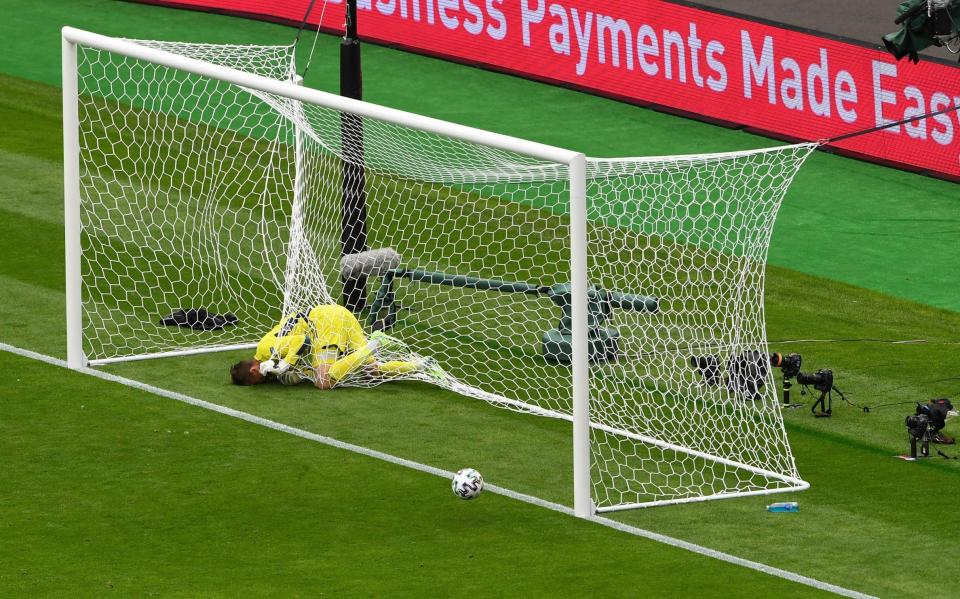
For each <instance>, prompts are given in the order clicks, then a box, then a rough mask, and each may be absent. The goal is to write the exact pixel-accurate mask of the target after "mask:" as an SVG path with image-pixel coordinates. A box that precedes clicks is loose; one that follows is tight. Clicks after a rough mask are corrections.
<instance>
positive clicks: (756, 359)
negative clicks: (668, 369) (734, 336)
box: [690, 351, 769, 400]
mask: <svg viewBox="0 0 960 599" xmlns="http://www.w3.org/2000/svg"><path fill="white" fill-rule="evenodd" d="M768 362H769V360H768V359H767V356H765V355H764V354H763V353H761V352H759V351H745V352H741V353H739V354H733V355H732V356H730V357H729V358H728V359H727V362H726V365H725V366H726V373H727V376H726V378H724V376H723V372H724V371H723V369H721V368H720V357H719V356H716V355H711V354H708V355H705V356H690V365H691V366H693V367H694V368H696V369H697V371H698V372H699V373H700V376H702V377H703V382H704V383H706V384H707V385H710V386H711V387H716V386H718V385H720V384H721V383H725V384H726V387H727V389H729V390H730V391H731V392H732V393H734V394H735V395H736V396H737V397H740V398H743V399H751V400H757V399H760V389H762V388H763V385H764V384H765V383H766V380H767V375H768V374H769V366H768Z"/></svg>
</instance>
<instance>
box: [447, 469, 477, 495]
mask: <svg viewBox="0 0 960 599" xmlns="http://www.w3.org/2000/svg"><path fill="white" fill-rule="evenodd" d="M481 491H483V476H482V475H481V474H480V473H479V472H477V471H476V470H474V469H473V468H464V469H463V470H460V471H459V472H457V474H456V475H455V476H454V477H453V494H454V495H456V496H457V497H459V498H460V499H473V498H474V497H477V496H479V495H480V492H481Z"/></svg>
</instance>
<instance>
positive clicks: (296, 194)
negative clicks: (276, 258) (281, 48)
mask: <svg viewBox="0 0 960 599" xmlns="http://www.w3.org/2000/svg"><path fill="white" fill-rule="evenodd" d="M290 82H291V83H293V84H294V85H297V86H302V85H303V77H301V76H300V75H293V76H292V77H291V78H290ZM293 106H294V108H293V114H294V125H293V126H294V130H293V160H294V171H293V207H292V209H291V211H290V227H289V229H290V241H289V243H288V244H287V266H286V269H285V273H286V274H285V276H284V278H283V279H284V287H283V309H282V311H281V313H280V314H279V315H278V316H277V318H278V319H279V318H283V315H284V314H289V313H290V312H295V311H298V310H301V309H302V307H300V306H294V305H292V302H293V298H294V293H295V291H296V290H295V289H294V286H296V285H298V284H299V283H300V280H299V278H298V277H297V270H298V268H299V266H300V254H301V252H302V251H303V247H302V246H303V243H304V230H303V203H304V200H305V197H304V196H305V194H304V172H305V171H304V168H305V161H304V159H303V131H302V129H301V126H300V121H301V120H302V119H303V107H302V104H301V103H300V102H299V101H297V100H294V105H293Z"/></svg>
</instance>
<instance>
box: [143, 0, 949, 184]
mask: <svg viewBox="0 0 960 599" xmlns="http://www.w3.org/2000/svg"><path fill="white" fill-rule="evenodd" d="M153 1H154V2H156V3H160V4H167V5H176V6H185V7H193V8H199V9H204V10H215V11H220V12H228V13H233V14H245V15H251V16H258V17H260V18H266V19H271V20H280V21H284V22H292V23H299V22H300V21H301V19H302V18H303V13H304V11H305V10H306V8H307V6H308V4H309V0H286V1H269V0H153ZM358 11H359V15H358V26H359V32H360V36H361V38H366V39H370V40H375V41H378V42H381V43H387V44H394V45H399V46H403V47H406V48H409V49H412V50H416V51H419V52H424V53H429V54H434V55H440V56H446V57H449V58H452V59H455V60H459V61H465V62H471V63H476V64H481V65H484V66H487V67H491V68H494V69H497V70H503V71H509V72H511V73H516V74H519V75H523V76H527V77H531V78H536V79H541V80H548V81H553V82H559V83H563V84H566V85H572V86H576V87H578V88H581V89H586V90H590V91H593V92H596V93H599V94H603V95H607V96H611V97H616V98H621V99H626V100H629V101H633V102H638V103H651V104H656V105H659V106H663V107H665V108H668V109H672V110H678V111H683V112H686V113H691V114H694V115H698V116H701V117H704V118H708V119H713V120H719V121H724V122H728V123H735V124H738V125H745V126H747V127H751V128H753V129H756V130H759V131H764V132H769V133H772V134H775V135H780V136H785V137H789V138H795V139H803V140H817V139H828V138H832V137H835V136H838V135H842V134H845V133H849V132H852V131H857V130H862V129H869V128H871V127H876V126H878V125H882V124H885V123H890V122H893V121H897V120H901V119H904V118H909V117H911V116H918V115H921V114H924V113H927V112H931V111H937V110H941V109H944V108H947V107H950V106H953V105H960V69H958V68H957V67H954V66H951V65H948V64H944V63H938V62H927V61H924V62H921V63H920V64H916V65H915V64H911V63H908V62H906V61H901V62H897V61H895V60H894V59H893V58H892V57H891V56H890V55H889V54H887V53H885V52H883V51H882V50H880V49H878V48H868V47H865V46H863V45H858V44H853V43H849V42H844V41H838V40H835V39H830V38H825V37H821V36H817V35H813V34H810V33H805V32H800V31H796V30H792V29H786V28H782V27H777V26H773V25H770V24H766V23H758V22H755V21H751V20H747V19H742V18H737V17H733V16H730V15H726V14H720V13H715V12H710V11H707V10H703V9H699V8H694V7H691V6H687V5H680V4H674V3H671V2H665V1H663V0H606V1H602V0H510V1H507V0H358ZM321 15H322V21H323V22H322V23H321V25H322V26H323V27H324V28H325V29H328V30H335V31H342V29H343V21H344V0H327V1H326V2H324V0H316V2H315V3H314V8H313V10H312V11H311V15H310V18H309V19H308V22H309V23H310V24H312V25H314V26H316V25H317V24H318V22H319V20H320V19H321ZM837 147H838V148H840V149H842V150H845V151H846V152H849V153H853V154H857V155H861V156H863V157H866V158H869V159H872V160H876V161H880V162H885V163H894V164H897V165H901V166H905V167H909V168H911V169H917V170H924V171H930V172H932V173H935V174H937V175H939V176H941V177H947V178H951V179H960V112H958V111H952V112H947V113H945V114H941V115H938V116H935V117H931V118H928V119H924V120H921V121H916V122H913V123H908V124H904V125H899V126H895V127H892V128H889V129H886V130H884V131H880V132H876V133H871V134H869V135H864V136H860V137H854V138H851V139H848V140H844V141H842V142H839V143H838V144H837Z"/></svg>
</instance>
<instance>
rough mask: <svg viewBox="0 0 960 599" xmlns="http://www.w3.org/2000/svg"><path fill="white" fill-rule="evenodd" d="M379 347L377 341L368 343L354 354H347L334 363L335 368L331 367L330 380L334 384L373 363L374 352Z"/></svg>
mask: <svg viewBox="0 0 960 599" xmlns="http://www.w3.org/2000/svg"><path fill="white" fill-rule="evenodd" d="M378 345H379V344H378V343H377V342H376V341H371V342H369V343H367V346H366V347H364V348H361V349H358V350H357V351H355V352H353V353H352V354H347V355H346V356H344V357H342V358H340V359H339V360H337V361H336V362H334V363H333V366H331V367H330V378H331V379H333V381H334V382H336V381H339V380H340V379H342V378H343V377H345V376H347V375H348V374H350V373H351V372H353V371H354V370H357V369H358V368H360V367H361V366H363V365H364V364H366V363H368V362H372V361H373V352H374V351H376V349H377V347H378Z"/></svg>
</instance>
